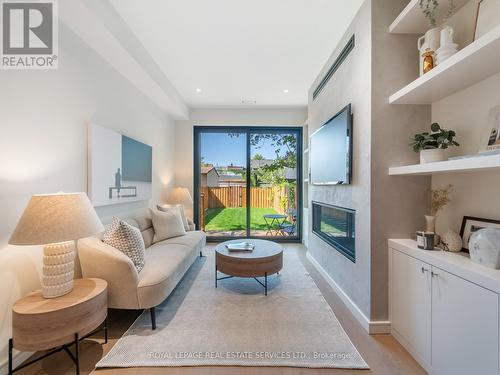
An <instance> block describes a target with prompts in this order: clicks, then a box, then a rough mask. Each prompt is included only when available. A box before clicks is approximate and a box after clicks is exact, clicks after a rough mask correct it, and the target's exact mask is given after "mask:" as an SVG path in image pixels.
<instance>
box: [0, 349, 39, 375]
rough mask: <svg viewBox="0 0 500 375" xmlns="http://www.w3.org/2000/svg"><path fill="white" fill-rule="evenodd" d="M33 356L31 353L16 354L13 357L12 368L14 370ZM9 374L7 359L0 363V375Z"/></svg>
mask: <svg viewBox="0 0 500 375" xmlns="http://www.w3.org/2000/svg"><path fill="white" fill-rule="evenodd" d="M32 355H33V353H32V352H18V353H17V354H14V355H13V361H12V362H13V365H14V366H13V367H14V368H16V367H17V366H19V365H20V364H21V363H23V362H24V361H26V360H27V359H28V358H29V357H31V356H32ZM8 373H9V359H8V358H7V359H6V360H5V361H3V363H0V375H7V374H8Z"/></svg>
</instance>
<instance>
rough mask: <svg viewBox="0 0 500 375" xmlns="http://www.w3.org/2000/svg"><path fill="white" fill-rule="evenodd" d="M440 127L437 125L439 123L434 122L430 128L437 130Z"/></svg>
mask: <svg viewBox="0 0 500 375" xmlns="http://www.w3.org/2000/svg"><path fill="white" fill-rule="evenodd" d="M440 129H441V127H440V126H439V124H438V123H437V122H434V123H433V124H432V125H431V130H432V131H433V132H438V131H439V130H440Z"/></svg>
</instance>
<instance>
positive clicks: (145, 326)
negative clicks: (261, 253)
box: [97, 249, 368, 369]
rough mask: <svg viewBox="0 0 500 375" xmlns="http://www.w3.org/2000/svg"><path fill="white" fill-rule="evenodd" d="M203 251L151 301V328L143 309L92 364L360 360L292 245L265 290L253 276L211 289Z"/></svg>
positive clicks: (358, 365) (324, 364)
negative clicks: (162, 297)
mask: <svg viewBox="0 0 500 375" xmlns="http://www.w3.org/2000/svg"><path fill="white" fill-rule="evenodd" d="M205 254H206V257H204V258H200V259H198V260H197V261H196V262H195V263H194V264H193V266H192V267H191V269H190V270H189V271H188V272H187V273H186V275H185V276H184V278H183V280H182V281H181V282H180V283H179V285H178V286H177V288H176V289H175V290H174V292H173V293H172V294H171V295H170V297H169V298H168V299H167V300H166V301H165V302H164V303H163V304H162V305H161V306H159V307H158V308H157V329H156V330H155V331H152V330H151V321H150V314H149V312H148V311H145V312H144V313H143V314H142V315H141V316H140V317H139V318H138V319H137V320H136V321H135V322H134V324H133V325H132V326H131V327H130V329H129V330H128V331H127V332H126V333H125V334H124V335H123V337H122V338H120V339H119V340H118V342H117V343H116V344H115V346H114V347H113V348H112V349H111V351H110V352H109V353H108V354H107V355H106V356H105V357H104V358H103V359H102V360H101V361H99V363H98V364H97V367H162V366H165V367H166V366H224V365H227V366H289V367H307V368H352V369H366V368H368V366H367V364H366V362H365V361H364V360H363V358H361V356H360V354H359V353H358V351H357V350H356V348H355V347H354V345H353V344H352V343H351V341H350V340H349V337H348V336H347V334H346V333H345V331H344V329H343V328H342V326H341V325H340V323H339V321H338V320H337V318H336V317H335V315H334V313H333V311H332V310H331V308H330V306H329V305H328V304H327V302H326V301H325V299H324V298H323V296H322V295H321V292H320V291H319V289H318V287H317V286H316V284H315V283H314V281H313V280H312V278H311V277H310V276H309V274H308V273H307V271H306V270H305V268H304V266H303V265H302V262H301V260H300V258H299V255H298V254H297V253H296V252H295V250H293V249H285V251H284V266H283V270H282V271H281V272H280V274H279V275H273V276H270V277H269V278H268V281H269V284H268V287H269V294H268V296H267V297H266V296H265V295H264V290H263V288H262V286H261V285H259V284H258V283H257V282H256V281H255V280H253V279H242V278H231V279H226V280H222V281H219V285H218V288H217V289H216V288H215V285H214V277H215V275H214V272H215V270H214V267H215V266H214V258H215V257H214V251H213V249H207V250H206V251H205ZM220 276H222V275H220Z"/></svg>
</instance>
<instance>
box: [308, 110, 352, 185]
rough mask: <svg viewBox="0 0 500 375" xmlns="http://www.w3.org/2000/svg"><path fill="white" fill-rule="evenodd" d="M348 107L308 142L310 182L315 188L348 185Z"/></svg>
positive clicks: (350, 121)
mask: <svg viewBox="0 0 500 375" xmlns="http://www.w3.org/2000/svg"><path fill="white" fill-rule="evenodd" d="M351 136H352V115H351V105H350V104H349V105H347V106H346V107H345V108H344V109H342V110H341V111H340V112H339V113H337V114H336V115H335V116H333V117H332V118H331V119H330V120H328V121H327V122H326V123H325V124H324V125H323V126H322V127H321V128H319V129H318V130H316V131H315V132H314V133H313V134H312V135H311V138H310V146H309V153H310V155H309V157H310V167H311V176H310V182H311V183H312V184H315V185H338V184H349V183H351V165H352V155H351V154H352V152H351V149H352V138H351Z"/></svg>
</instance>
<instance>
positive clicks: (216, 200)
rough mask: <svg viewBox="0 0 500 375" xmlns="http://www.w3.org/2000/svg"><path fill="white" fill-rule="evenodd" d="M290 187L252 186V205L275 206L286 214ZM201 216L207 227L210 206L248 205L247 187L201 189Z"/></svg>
mask: <svg viewBox="0 0 500 375" xmlns="http://www.w3.org/2000/svg"><path fill="white" fill-rule="evenodd" d="M288 191H289V188H288V187H286V186H285V187H262V188H254V187H253V188H250V207H260V208H273V209H274V210H275V211H276V212H278V213H281V214H284V213H285V211H286V206H287V201H288ZM201 202H202V204H200V211H201V212H200V218H201V225H202V228H204V227H205V212H206V210H207V209H209V208H228V207H246V205H247V188H246V187H243V186H225V187H207V186H204V187H202V189H201Z"/></svg>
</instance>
